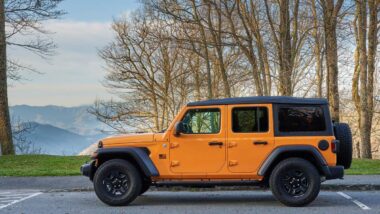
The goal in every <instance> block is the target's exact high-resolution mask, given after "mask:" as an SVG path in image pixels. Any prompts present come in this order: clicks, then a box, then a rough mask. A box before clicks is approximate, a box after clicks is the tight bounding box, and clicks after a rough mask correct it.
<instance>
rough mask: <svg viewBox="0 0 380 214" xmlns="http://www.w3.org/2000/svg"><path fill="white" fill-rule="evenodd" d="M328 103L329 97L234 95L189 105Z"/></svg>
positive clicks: (189, 104)
mask: <svg viewBox="0 0 380 214" xmlns="http://www.w3.org/2000/svg"><path fill="white" fill-rule="evenodd" d="M266 103H278V104H314V105H325V104H328V101H327V99H323V98H302V97H287V96H257V97H234V98H223V99H212V100H204V101H197V102H190V103H188V104H187V106H208V105H230V104H266Z"/></svg>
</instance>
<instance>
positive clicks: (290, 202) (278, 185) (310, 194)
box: [269, 158, 321, 207]
mask: <svg viewBox="0 0 380 214" xmlns="http://www.w3.org/2000/svg"><path fill="white" fill-rule="evenodd" d="M292 171H298V172H302V173H303V175H304V178H301V177H299V178H300V179H296V180H301V183H302V184H300V183H299V181H297V182H298V184H297V183H293V184H290V185H289V181H292V180H291V179H285V178H286V176H287V175H288V174H289V173H290V172H292ZM297 177H298V176H297ZM305 182H306V183H307V188H305V187H304V186H305ZM297 185H299V186H298V187H297ZM300 185H301V187H300ZM269 186H270V189H271V191H272V193H273V195H274V197H275V198H276V199H277V200H278V201H280V202H281V203H283V204H284V205H286V206H291V207H300V206H305V205H307V204H309V203H311V202H313V201H314V199H315V198H316V197H317V196H318V194H319V191H320V187H321V178H320V175H319V173H318V170H317V169H316V168H315V166H314V165H313V164H311V163H310V162H309V161H307V160H305V159H302V158H289V159H285V160H283V161H281V162H280V163H278V164H277V165H276V167H275V168H274V169H273V171H272V173H271V175H270V178H269ZM288 186H291V188H293V187H294V186H296V188H297V189H301V188H303V189H306V190H305V191H304V193H302V194H300V195H298V196H295V195H292V194H291V193H289V192H288V190H289V189H291V188H287V187H288ZM291 192H292V191H291ZM301 192H302V191H301Z"/></svg>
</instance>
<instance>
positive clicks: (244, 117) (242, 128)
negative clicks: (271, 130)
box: [232, 107, 268, 133]
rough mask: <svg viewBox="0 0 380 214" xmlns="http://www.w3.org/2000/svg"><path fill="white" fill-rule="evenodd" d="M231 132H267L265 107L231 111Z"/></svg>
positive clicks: (266, 110) (266, 111)
mask: <svg viewBox="0 0 380 214" xmlns="http://www.w3.org/2000/svg"><path fill="white" fill-rule="evenodd" d="M232 131H233V132H238V133H251V132H267V131H268V109H267V108H266V107H242V108H234V109H233V110H232Z"/></svg>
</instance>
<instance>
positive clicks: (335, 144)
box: [331, 140, 339, 153]
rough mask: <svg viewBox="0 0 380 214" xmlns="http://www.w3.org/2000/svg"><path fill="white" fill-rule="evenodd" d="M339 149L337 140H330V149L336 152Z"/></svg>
mask: <svg viewBox="0 0 380 214" xmlns="http://www.w3.org/2000/svg"><path fill="white" fill-rule="evenodd" d="M338 150H339V140H333V141H331V151H332V152H333V153H337V152H338Z"/></svg>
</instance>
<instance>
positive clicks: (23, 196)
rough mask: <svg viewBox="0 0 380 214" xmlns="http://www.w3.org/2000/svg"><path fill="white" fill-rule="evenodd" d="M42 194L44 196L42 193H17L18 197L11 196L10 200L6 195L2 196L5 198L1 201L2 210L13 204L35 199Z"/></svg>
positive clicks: (0, 207)
mask: <svg viewBox="0 0 380 214" xmlns="http://www.w3.org/2000/svg"><path fill="white" fill-rule="evenodd" d="M40 194H42V192H35V193H23V194H19V193H17V194H16V195H14V194H9V195H8V196H9V197H8V198H7V196H6V195H2V196H4V198H2V199H0V210H1V209H4V208H6V207H9V206H11V205H13V204H16V203H19V202H21V201H24V200H26V199H29V198H33V197H35V196H37V195H40ZM17 196H18V197H17Z"/></svg>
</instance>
